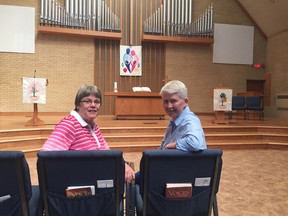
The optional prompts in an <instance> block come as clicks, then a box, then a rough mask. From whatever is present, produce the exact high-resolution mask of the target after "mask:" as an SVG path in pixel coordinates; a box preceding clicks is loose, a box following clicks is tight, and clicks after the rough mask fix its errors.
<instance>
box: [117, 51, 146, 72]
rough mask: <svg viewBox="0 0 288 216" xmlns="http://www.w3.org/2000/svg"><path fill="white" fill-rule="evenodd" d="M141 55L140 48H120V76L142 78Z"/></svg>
mask: <svg viewBox="0 0 288 216" xmlns="http://www.w3.org/2000/svg"><path fill="white" fill-rule="evenodd" d="M141 55H142V47H141V46H120V76H142V57H141Z"/></svg>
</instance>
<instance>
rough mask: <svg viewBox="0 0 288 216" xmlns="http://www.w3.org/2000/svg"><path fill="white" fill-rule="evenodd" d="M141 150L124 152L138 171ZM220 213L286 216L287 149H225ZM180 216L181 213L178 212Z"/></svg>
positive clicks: (33, 170) (226, 215)
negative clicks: (139, 151) (138, 151)
mask: <svg viewBox="0 0 288 216" xmlns="http://www.w3.org/2000/svg"><path fill="white" fill-rule="evenodd" d="M141 156H142V155H141V153H124V158H125V160H127V161H131V162H134V165H135V170H136V171H137V170H139V162H140V159H141ZM28 163H29V166H30V172H31V178H32V182H33V184H38V180H37V172H36V159H34V158H31V159H28ZM217 196H218V197H217V198H218V208H219V215H220V216H286V215H288V151H287V150H224V152H223V168H222V174H221V182H220V189H219V192H218V195H217ZM179 216H180V215H179Z"/></svg>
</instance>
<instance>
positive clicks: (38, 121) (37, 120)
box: [25, 103, 45, 126]
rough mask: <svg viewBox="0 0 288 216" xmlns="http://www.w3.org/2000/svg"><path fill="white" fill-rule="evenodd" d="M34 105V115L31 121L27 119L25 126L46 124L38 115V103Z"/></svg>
mask: <svg viewBox="0 0 288 216" xmlns="http://www.w3.org/2000/svg"><path fill="white" fill-rule="evenodd" d="M33 105H34V112H33V117H32V118H31V119H30V120H29V121H27V123H26V124H25V126H43V125H45V123H44V121H42V120H41V119H40V118H39V117H38V104H37V103H34V104H33Z"/></svg>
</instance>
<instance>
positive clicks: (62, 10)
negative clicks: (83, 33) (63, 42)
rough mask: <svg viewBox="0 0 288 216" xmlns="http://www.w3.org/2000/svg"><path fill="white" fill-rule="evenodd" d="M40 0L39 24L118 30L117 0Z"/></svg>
mask: <svg viewBox="0 0 288 216" xmlns="http://www.w3.org/2000/svg"><path fill="white" fill-rule="evenodd" d="M106 1H107V0H106ZM106 1H105V0H65V4H64V5H63V4H61V3H60V2H58V1H57V0H41V14H40V20H41V21H40V24H41V25H46V26H58V27H63V28H76V29H84V30H93V31H113V32H120V18H119V16H118V15H116V13H115V10H114V9H115V8H116V6H117V4H119V2H118V0H112V1H113V4H111V5H113V7H111V5H110V4H109V3H110V2H111V0H110V1H107V2H108V3H106Z"/></svg>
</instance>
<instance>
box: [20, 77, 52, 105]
mask: <svg viewBox="0 0 288 216" xmlns="http://www.w3.org/2000/svg"><path fill="white" fill-rule="evenodd" d="M22 83H23V103H39V104H46V84H47V79H46V78H29V77H23V78H22Z"/></svg>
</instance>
